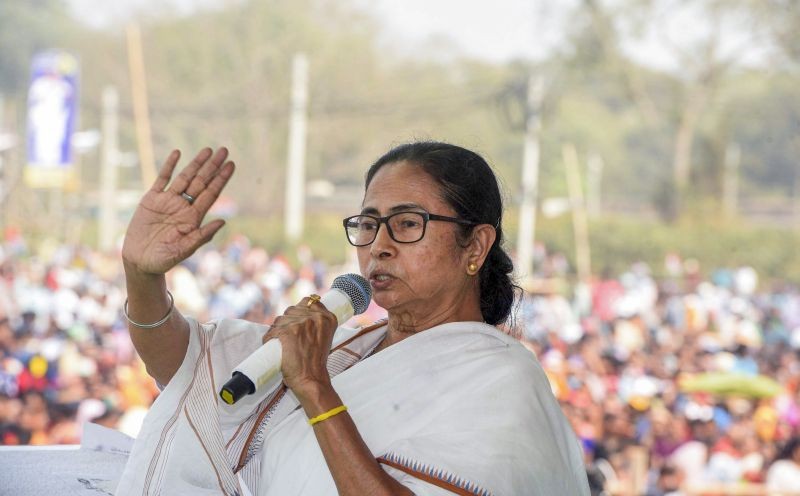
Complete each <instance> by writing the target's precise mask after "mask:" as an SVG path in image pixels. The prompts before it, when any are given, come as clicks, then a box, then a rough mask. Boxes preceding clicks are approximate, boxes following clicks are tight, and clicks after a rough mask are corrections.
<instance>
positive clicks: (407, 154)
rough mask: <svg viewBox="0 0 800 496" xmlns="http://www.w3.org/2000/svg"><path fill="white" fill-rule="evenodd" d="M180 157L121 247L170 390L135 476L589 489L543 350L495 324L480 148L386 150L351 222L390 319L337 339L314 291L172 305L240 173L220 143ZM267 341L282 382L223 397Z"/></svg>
mask: <svg viewBox="0 0 800 496" xmlns="http://www.w3.org/2000/svg"><path fill="white" fill-rule="evenodd" d="M178 158H179V154H178V152H173V153H172V154H171V155H170V157H169V158H168V159H167V161H166V163H165V165H164V166H163V168H162V170H161V172H160V175H159V177H158V179H157V180H156V182H155V184H154V185H153V187H152V188H151V190H150V191H148V192H147V194H145V196H144V197H143V198H142V201H141V203H140V205H139V208H138V209H137V210H136V212H135V214H134V216H133V218H132V220H131V223H130V225H129V227H128V231H127V235H126V237H125V243H124V246H123V252H122V255H123V262H124V266H125V273H126V282H127V287H128V303H127V306H126V311H127V316H128V318H129V321H130V322H131V323H130V332H131V338H132V340H133V343H134V345H135V346H136V349H137V350H138V351H139V353H140V355H141V357H142V359H143V360H144V362H145V364H146V365H147V368H148V371H149V372H150V374H151V375H152V376H153V377H154V378H155V379H156V380H157V381H158V382H159V384H161V385H164V390H163V392H162V394H161V395H160V396H159V398H158V399H157V400H156V402H155V403H154V404H153V406H152V408H151V410H150V413H149V414H148V417H147V419H146V420H145V424H144V426H143V428H142V432H141V433H140V435H139V437H138V438H137V443H136V446H135V447H134V450H133V453H132V454H131V458H130V461H129V462H128V466H127V467H126V470H125V473H124V474H123V477H122V480H121V482H120V484H119V488H118V494H162V493H163V494H254V495H256V494H257V495H280V496H286V495H300V494H307V495H315V496H316V495H328V494H336V493H337V492H338V494H342V495H381V494H387V495H388V494H418V495H428V494H430V495H435V494H495V495H506V494H507V495H511V494H539V495H583V494H588V486H587V483H586V475H585V470H584V468H583V463H582V454H581V452H580V448H579V445H578V443H577V441H576V439H575V437H574V434H573V433H572V431H571V429H570V427H569V425H568V424H567V422H566V420H565V419H564V416H563V415H562V413H561V411H560V409H559V407H558V404H557V402H556V401H555V399H554V398H553V395H552V393H551V392H550V387H549V384H548V382H547V379H546V377H545V375H544V373H543V372H542V369H541V367H540V366H539V364H538V362H537V361H536V359H535V358H534V357H533V355H531V354H530V352H528V351H526V350H525V349H524V348H523V347H522V346H521V345H519V344H518V343H517V342H516V341H515V340H514V339H512V338H509V337H508V336H506V335H504V334H503V333H501V332H499V331H498V330H497V329H496V328H495V327H494V326H495V325H496V324H499V323H501V322H503V321H505V320H506V318H507V317H508V315H509V313H510V310H511V305H512V303H513V298H514V286H513V284H512V282H511V280H510V279H509V273H510V272H511V270H512V265H511V261H510V259H509V257H508V255H507V254H506V253H505V252H504V251H503V248H502V246H501V242H502V227H501V225H502V224H501V221H502V213H503V212H502V202H501V197H500V192H499V188H498V186H497V181H496V179H495V177H494V174H493V173H492V171H491V169H490V167H489V166H488V164H487V163H486V162H485V161H484V160H483V159H482V158H481V157H480V156H478V155H476V154H475V153H473V152H471V151H468V150H465V149H463V148H460V147H457V146H453V145H448V144H444V143H413V144H408V145H402V146H399V147H397V148H395V149H393V150H391V151H389V152H388V153H387V154H386V155H384V156H383V157H381V158H380V159H379V160H378V161H377V162H375V163H374V164H373V165H372V167H371V168H370V169H369V171H368V172H367V176H366V191H365V195H364V200H363V202H362V211H361V213H360V214H359V215H356V216H353V217H348V218H347V219H345V221H344V225H345V231H346V234H347V237H348V241H349V242H350V243H351V244H353V245H356V246H357V250H358V259H359V266H360V269H361V272H362V274H363V275H364V277H365V278H367V279H368V280H369V282H370V285H371V287H372V291H373V298H374V300H375V302H376V303H377V304H379V305H380V306H382V307H383V308H385V309H386V310H387V312H388V320H387V321H383V322H379V323H376V324H375V325H372V326H369V327H367V328H364V329H362V330H360V331H359V332H358V333H357V334H356V335H355V337H354V338H352V339H350V340H348V341H347V342H345V343H344V344H343V345H342V346H340V347H337V349H335V350H333V351H331V349H330V348H331V342H332V336H333V333H334V331H335V328H336V318H335V317H334V316H333V315H332V314H331V313H330V312H328V311H327V310H326V309H325V308H324V307H323V306H322V305H320V304H319V303H318V302H316V301H315V298H304V299H303V300H302V301H300V302H299V303H298V304H297V305H295V306H293V307H290V308H289V309H288V310H287V311H286V312H285V313H284V314H283V315H282V316H280V317H278V318H277V319H275V322H274V323H273V325H272V326H271V327H267V326H261V325H257V324H254V323H249V322H244V321H239V320H222V321H217V322H210V323H207V324H199V323H198V322H196V321H194V320H193V319H190V318H185V317H183V316H182V315H181V314H180V313H179V312H178V311H177V310H175V309H174V308H173V305H172V297H171V295H170V294H169V293H168V291H167V288H166V284H165V279H164V273H165V272H166V271H168V270H169V269H170V268H172V267H174V266H175V265H176V264H178V263H179V262H181V261H182V260H184V259H185V258H186V257H188V256H189V255H191V254H192V253H193V252H194V251H195V250H196V249H197V248H198V247H200V246H201V245H203V244H204V243H206V242H208V241H209V240H210V239H211V238H212V237H213V236H214V234H215V233H216V232H217V231H218V230H219V229H220V228H221V227H222V225H223V221H221V220H214V221H211V222H208V223H207V224H205V225H203V224H202V220H203V217H204V216H205V214H206V212H208V209H209V208H210V207H211V205H212V204H213V203H214V201H215V200H216V198H217V196H218V195H219V193H220V191H222V189H223V187H224V186H225V184H226V183H227V182H228V180H229V179H230V178H231V176H232V174H233V171H234V164H233V163H232V162H229V161H227V151H226V150H225V149H224V148H223V149H220V150H218V151H217V152H216V153H214V154H213V156H212V152H211V150H203V151H201V152H200V153H199V154H198V155H197V156H196V157H195V159H194V160H193V161H192V163H191V164H189V166H187V167H186V168H185V169H184V170H183V171H182V172H181V173H180V174H179V175H178V176H177V177H176V178H175V179H174V180H173V181H172V182H171V184H170V180H171V178H172V173H173V171H174V169H175V166H176V164H177V162H178ZM268 339H279V340H280V342H281V346H282V349H283V358H282V364H281V371H282V373H283V378H284V379H283V385H281V386H280V387H277V388H273V390H271V391H268V394H266V395H264V394H261V395H259V394H254V395H252V396H247V397H245V398H244V399H243V400H241V401H239V402H238V403H236V404H235V405H233V406H229V405H226V404H224V403H223V402H222V401H220V400H218V397H217V389H218V388H219V386H220V385H221V384H223V383H224V382H225V381H226V380H227V379H228V378H229V377H230V373H231V370H232V369H233V368H234V367H235V366H236V365H237V364H238V363H239V362H241V360H243V359H244V358H246V357H247V356H248V355H249V354H250V353H251V352H252V351H253V350H254V349H256V348H257V347H258V346H259V344H260V343H261V342H262V341H266V340H268ZM345 408H346V409H345ZM309 424H313V425H309Z"/></svg>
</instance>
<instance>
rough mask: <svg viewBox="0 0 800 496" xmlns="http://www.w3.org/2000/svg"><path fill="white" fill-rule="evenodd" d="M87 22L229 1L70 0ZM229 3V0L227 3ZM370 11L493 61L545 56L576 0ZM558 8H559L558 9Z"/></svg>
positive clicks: (414, 0) (427, 2)
mask: <svg viewBox="0 0 800 496" xmlns="http://www.w3.org/2000/svg"><path fill="white" fill-rule="evenodd" d="M68 1H69V4H70V5H71V6H72V8H73V10H74V12H75V13H76V14H78V16H79V17H80V19H82V20H83V21H84V22H85V23H86V24H89V25H91V26H95V27H105V26H108V25H109V24H112V23H114V22H119V21H124V20H125V19H126V18H127V17H128V16H130V15H131V13H133V12H136V11H137V9H142V8H149V7H152V6H154V5H157V4H162V5H163V4H169V5H170V6H172V7H174V8H175V9H176V10H177V11H178V12H186V13H188V12H191V11H192V10H193V9H196V8H205V7H213V6H215V5H220V4H221V3H223V2H224V1H225V0H162V1H160V2H159V1H157V0H115V1H113V2H108V1H104V0H68ZM228 1H231V0H228ZM352 1H353V2H354V4H355V5H358V6H359V7H361V8H363V9H364V10H367V11H372V12H374V13H375V15H376V16H377V17H378V19H379V20H380V21H381V23H383V24H384V25H385V26H386V32H385V36H386V38H389V39H390V40H393V41H394V42H396V43H397V44H398V45H402V44H403V43H407V42H411V43H412V44H414V43H418V42H419V43H424V42H426V41H429V40H431V39H436V38H439V39H447V40H449V41H450V42H452V43H453V44H454V45H455V46H456V47H458V48H459V49H460V51H463V52H464V53H466V54H468V55H470V56H473V57H476V58H481V59H486V60H490V61H497V62H502V61H507V60H511V59H514V58H534V59H535V58H541V57H543V56H544V55H545V54H546V53H547V48H548V47H549V46H552V45H553V44H554V43H557V42H558V41H559V39H560V38H559V30H558V29H557V26H558V23H553V22H550V21H552V20H553V19H554V18H555V17H557V15H558V14H559V13H560V12H562V11H563V7H565V6H568V5H570V4H572V3H573V0H555V1H554V0H544V1H543V0H535V1H531V0H493V1H491V2H486V1H466V0H352ZM556 5H557V6H556Z"/></svg>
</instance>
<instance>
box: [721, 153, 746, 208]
mask: <svg viewBox="0 0 800 496" xmlns="http://www.w3.org/2000/svg"><path fill="white" fill-rule="evenodd" d="M741 158H742V150H741V148H739V145H738V144H736V143H729V144H728V146H727V147H726V148H725V172H724V174H723V180H722V209H723V213H724V214H725V218H727V219H733V218H735V217H736V216H737V215H738V213H739V163H740V162H741Z"/></svg>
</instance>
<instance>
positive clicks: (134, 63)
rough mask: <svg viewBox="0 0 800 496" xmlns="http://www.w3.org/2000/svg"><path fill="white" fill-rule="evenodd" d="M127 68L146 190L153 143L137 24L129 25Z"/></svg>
mask: <svg viewBox="0 0 800 496" xmlns="http://www.w3.org/2000/svg"><path fill="white" fill-rule="evenodd" d="M126 31H127V38H128V68H129V70H130V77H131V97H132V99H133V119H134V122H135V125H136V144H137V147H138V150H139V164H140V166H141V173H142V186H143V187H144V188H145V189H147V188H148V187H150V185H151V184H153V181H155V179H156V167H155V159H154V158H153V141H152V137H151V133H150V114H149V113H148V110H147V82H146V78H145V72H144V55H143V51H142V35H141V31H140V30H139V26H138V25H137V24H129V25H128V28H127V30H126Z"/></svg>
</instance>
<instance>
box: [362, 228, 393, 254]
mask: <svg viewBox="0 0 800 496" xmlns="http://www.w3.org/2000/svg"><path fill="white" fill-rule="evenodd" d="M396 250H397V247H396V246H395V241H394V240H393V239H392V237H391V236H389V226H388V225H381V227H380V228H379V229H378V232H377V234H376V235H375V241H373V242H372V244H371V245H369V253H370V255H371V256H372V257H374V258H389V257H392V256H393V255H394V254H395V253H396Z"/></svg>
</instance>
